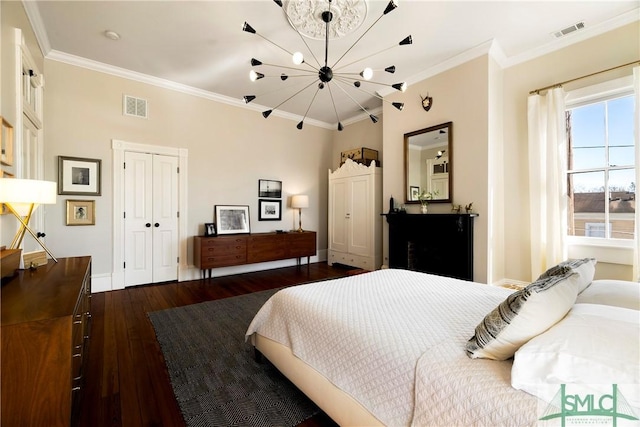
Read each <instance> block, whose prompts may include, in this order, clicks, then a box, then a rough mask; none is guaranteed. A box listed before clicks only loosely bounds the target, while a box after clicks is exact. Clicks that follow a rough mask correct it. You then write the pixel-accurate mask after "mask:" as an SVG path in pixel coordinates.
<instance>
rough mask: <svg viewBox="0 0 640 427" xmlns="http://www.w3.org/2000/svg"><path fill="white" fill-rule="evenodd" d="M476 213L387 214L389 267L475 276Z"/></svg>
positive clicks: (466, 277)
mask: <svg viewBox="0 0 640 427" xmlns="http://www.w3.org/2000/svg"><path fill="white" fill-rule="evenodd" d="M477 216H478V215H477V214H407V213H394V214H388V215H386V217H387V222H388V223H389V267H391V268H402V269H407V270H415V271H422V272H425V273H432V274H438V275H441V276H448V277H454V278H458V279H464V280H473V221H474V218H475V217H477Z"/></svg>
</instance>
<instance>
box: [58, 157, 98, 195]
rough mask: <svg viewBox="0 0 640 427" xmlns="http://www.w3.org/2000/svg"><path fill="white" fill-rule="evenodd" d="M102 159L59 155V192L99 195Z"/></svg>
mask: <svg viewBox="0 0 640 427" xmlns="http://www.w3.org/2000/svg"><path fill="white" fill-rule="evenodd" d="M101 164H102V160H100V159H85V158H81V157H65V156H58V194H74V195H84V196H99V195H100V194H101V191H102V190H101V182H100V181H101V179H100V167H101Z"/></svg>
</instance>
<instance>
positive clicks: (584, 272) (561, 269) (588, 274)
mask: <svg viewBox="0 0 640 427" xmlns="http://www.w3.org/2000/svg"><path fill="white" fill-rule="evenodd" d="M597 262H598V261H597V260H596V259H595V258H581V259H570V260H567V261H562V262H561V263H560V264H558V265H554V266H553V267H551V268H549V269H548V270H547V271H545V272H544V273H542V274H541V275H540V277H538V280H540V279H545V278H547V277H550V276H557V275H563V274H564V273H566V272H567V271H570V270H573V271H575V272H576V273H578V275H579V276H580V280H579V281H578V293H580V292H582V291H583V290H585V289H586V288H587V286H589V284H590V283H591V281H592V280H593V276H594V275H595V274H596V264H597Z"/></svg>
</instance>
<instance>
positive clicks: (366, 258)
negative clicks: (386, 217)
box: [327, 159, 382, 270]
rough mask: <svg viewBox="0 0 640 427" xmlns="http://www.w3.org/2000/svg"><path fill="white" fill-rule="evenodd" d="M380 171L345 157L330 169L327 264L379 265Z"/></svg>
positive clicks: (373, 165) (369, 266)
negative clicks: (333, 169)
mask: <svg viewBox="0 0 640 427" xmlns="http://www.w3.org/2000/svg"><path fill="white" fill-rule="evenodd" d="M381 213H382V170H381V168H379V167H376V164H375V162H372V163H371V164H370V165H369V166H365V165H362V164H359V163H356V162H353V161H352V160H350V159H348V160H347V161H346V162H345V163H344V164H343V165H342V166H341V167H340V168H338V169H336V170H335V171H334V172H332V171H331V170H329V215H328V216H329V239H328V242H329V248H328V254H327V262H328V264H329V265H333V264H334V263H337V264H344V265H349V266H353V267H359V268H363V269H365V270H375V269H378V268H380V266H381V265H382V219H381V218H382V217H381V216H380V214H381Z"/></svg>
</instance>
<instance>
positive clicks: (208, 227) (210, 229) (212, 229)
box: [204, 222, 217, 237]
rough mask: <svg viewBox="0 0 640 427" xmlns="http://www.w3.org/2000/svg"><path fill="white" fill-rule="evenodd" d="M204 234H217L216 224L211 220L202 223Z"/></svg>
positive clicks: (208, 235)
mask: <svg viewBox="0 0 640 427" xmlns="http://www.w3.org/2000/svg"><path fill="white" fill-rule="evenodd" d="M204 235H205V236H207V237H210V236H215V235H217V233H216V225H215V224H214V223H213V222H207V223H205V224H204Z"/></svg>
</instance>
